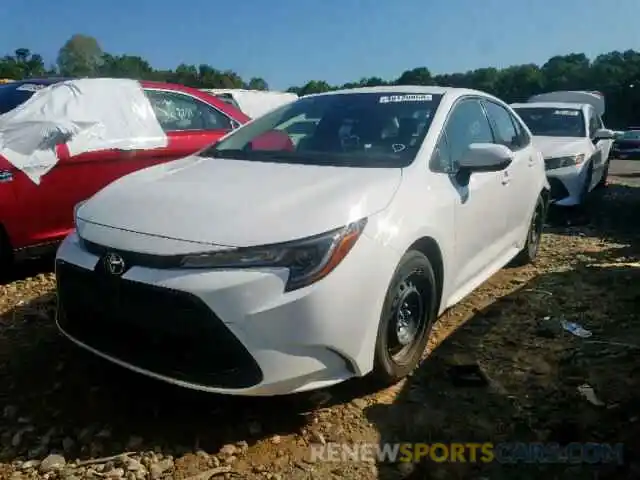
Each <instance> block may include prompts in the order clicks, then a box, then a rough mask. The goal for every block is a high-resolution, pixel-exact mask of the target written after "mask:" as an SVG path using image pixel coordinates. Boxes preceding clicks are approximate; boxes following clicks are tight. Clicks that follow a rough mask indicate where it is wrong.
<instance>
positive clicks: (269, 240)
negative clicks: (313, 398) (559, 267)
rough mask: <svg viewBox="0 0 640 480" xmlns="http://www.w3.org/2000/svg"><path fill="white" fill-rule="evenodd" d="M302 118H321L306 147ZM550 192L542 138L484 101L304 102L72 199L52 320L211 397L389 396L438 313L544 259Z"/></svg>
mask: <svg viewBox="0 0 640 480" xmlns="http://www.w3.org/2000/svg"><path fill="white" fill-rule="evenodd" d="M293 118H300V119H301V121H302V122H305V123H309V122H308V119H317V120H318V121H317V124H316V125H315V128H314V129H312V130H310V131H309V132H308V133H307V134H306V135H305V137H304V138H302V139H299V141H298V143H297V145H295V144H294V142H293V141H292V140H291V138H290V137H289V135H288V134H287V133H286V132H285V131H284V130H283V128H282V126H283V125H286V126H288V127H286V128H289V127H291V124H290V120H291V119H293ZM394 126H395V127H394ZM394 128H395V130H394ZM547 198H548V183H547V181H546V178H545V171H544V163H543V159H542V156H541V155H540V153H539V152H538V151H537V150H536V149H535V148H534V147H533V145H532V140H531V134H530V132H529V131H528V129H527V127H526V126H525V125H524V123H523V122H522V121H521V120H520V118H519V117H518V116H517V115H515V114H514V112H513V111H512V110H511V108H509V106H507V105H506V104H504V103H503V102H502V101H500V100H498V99H497V98H494V97H492V96H490V95H487V94H484V93H481V92H477V91H473V90H464V89H449V88H439V87H413V86H408V87H402V86H393V87H373V88H361V89H353V90H343V91H337V92H330V93H325V94H318V95H310V96H305V97H303V98H300V99H299V100H297V101H296V102H293V103H290V104H287V105H285V106H283V107H281V108H279V109H277V110H276V111H273V112H271V113H268V114H266V115H264V116H262V117H260V118H258V119H256V120H254V121H252V122H250V123H248V124H247V125H245V126H242V127H240V128H239V129H237V130H236V131H234V132H233V133H231V134H229V135H228V136H227V137H225V138H224V139H222V140H221V141H219V142H218V143H217V144H215V145H213V146H212V147H211V148H210V149H208V150H205V151H203V152H201V153H200V154H198V155H195V156H191V157H187V158H184V159H182V160H177V161H175V162H172V163H169V164H165V165H162V166H158V167H153V168H149V169H146V170H143V171H140V172H138V173H134V174H132V175H129V176H127V177H124V178H122V179H120V180H117V181H115V182H113V183H112V184H111V185H109V186H108V187H106V188H105V189H103V190H102V191H101V192H99V193H98V194H96V195H95V196H93V197H92V198H90V199H89V200H88V201H86V202H85V203H83V204H81V205H79V206H78V207H77V208H76V212H75V222H76V228H77V230H76V231H75V232H73V233H72V234H71V235H69V237H68V238H67V239H66V240H65V241H64V242H63V243H62V245H61V246H60V248H59V250H58V253H57V258H56V276H57V286H58V299H59V308H58V318H57V322H58V325H59V328H60V329H61V331H62V332H63V333H64V334H65V335H66V336H67V337H68V338H69V339H71V340H72V341H73V342H75V343H76V344H78V345H80V346H81V347H84V348H85V349H87V350H89V351H91V352H93V353H94V354H96V355H99V356H101V357H104V358H105V359H108V360H110V361H112V362H114V363H116V364H119V365H121V366H123V367H126V368H129V369H131V370H134V371H137V372H139V373H142V374H145V375H148V376H151V377H155V378H157V379H161V380H164V381H167V382H171V383H174V384H177V385H180V386H183V387H188V388H193V389H198V390H204V391H209V392H218V393H227V394H236V395H276V394H287V393H292V392H298V391H304V390H311V389H316V388H321V387H326V386H329V385H332V384H335V383H338V382H341V381H343V380H346V379H348V378H352V377H360V376H363V375H366V374H368V373H370V372H372V374H373V375H374V376H375V377H376V378H377V379H378V380H380V381H381V382H382V383H385V384H388V383H393V382H396V381H398V380H399V379H401V378H403V377H405V376H406V375H408V374H409V373H410V372H411V371H412V370H413V369H414V368H415V367H416V366H417V365H418V363H419V361H420V359H421V357H422V355H423V352H424V349H425V345H426V343H427V339H428V336H429V332H430V330H431V326H432V324H433V322H434V321H435V320H436V318H437V317H438V315H440V314H441V313H442V312H443V311H445V310H446V309H448V308H449V307H451V306H453V305H455V304H456V303H457V302H459V301H460V300H461V299H462V298H464V297H465V296H466V295H468V294H469V293H470V292H471V291H473V290H474V289H475V288H476V287H478V286H479V285H480V284H481V283H483V282H484V281H485V280H487V279H488V278H489V277H490V276H491V275H493V274H494V273H495V272H496V271H498V270H499V269H501V268H502V267H503V266H505V265H506V264H507V263H509V262H511V261H512V260H514V259H515V260H514V263H521V264H522V263H527V262H530V261H532V260H533V259H534V258H535V257H536V254H537V251H538V246H539V242H540V237H541V230H542V226H543V221H544V216H545V213H546V204H547Z"/></svg>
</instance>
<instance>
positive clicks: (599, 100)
mask: <svg viewBox="0 0 640 480" xmlns="http://www.w3.org/2000/svg"><path fill="white" fill-rule="evenodd" d="M527 102H528V103H546V102H551V103H556V102H558V103H583V104H587V105H591V106H592V107H593V108H594V110H595V111H596V113H597V114H598V115H601V116H602V115H604V112H605V107H606V102H605V98H604V95H602V94H601V93H600V92H586V91H580V90H566V91H557V92H547V93H540V94H538V95H534V96H533V97H531V98H530V99H529V100H527Z"/></svg>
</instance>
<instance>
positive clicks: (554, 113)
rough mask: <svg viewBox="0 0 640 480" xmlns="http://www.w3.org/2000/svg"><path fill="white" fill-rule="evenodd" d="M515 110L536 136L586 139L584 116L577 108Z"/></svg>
mask: <svg viewBox="0 0 640 480" xmlns="http://www.w3.org/2000/svg"><path fill="white" fill-rule="evenodd" d="M514 110H515V111H516V112H517V113H518V115H520V118H522V120H523V121H524V123H526V124H527V127H529V130H531V133H533V134H534V135H537V136H540V137H586V132H585V126H584V123H585V122H584V116H583V114H582V111H581V110H578V109H575V108H551V107H517V108H514Z"/></svg>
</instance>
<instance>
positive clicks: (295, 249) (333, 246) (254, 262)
mask: <svg viewBox="0 0 640 480" xmlns="http://www.w3.org/2000/svg"><path fill="white" fill-rule="evenodd" d="M366 224H367V219H366V218H364V219H361V220H359V221H357V222H354V223H351V224H349V225H347V226H346V227H342V228H338V229H336V230H331V231H330V232H327V233H323V234H320V235H315V236H313V237H309V238H305V239H303V240H296V241H293V242H287V243H280V244H276V245H266V246H261V247H249V248H236V249H233V250H227V251H222V252H211V253H203V254H194V255H186V256H184V257H183V258H182V260H181V262H180V263H181V267H183V268H220V269H236V268H260V267H263V268H264V267H266V268H268V267H283V268H287V269H289V278H288V280H287V285H286V287H285V291H291V290H296V289H298V288H302V287H306V286H307V285H311V284H312V283H315V282H317V281H318V280H320V279H322V278H324V277H326V276H327V275H328V274H329V273H331V272H332V271H333V270H334V269H335V268H336V267H337V266H338V265H339V264H340V262H341V261H342V260H343V259H344V258H345V257H346V256H347V254H348V253H349V251H351V249H352V248H353V246H354V245H355V243H356V241H357V240H358V238H360V235H361V234H362V231H363V230H364V227H365V225H366Z"/></svg>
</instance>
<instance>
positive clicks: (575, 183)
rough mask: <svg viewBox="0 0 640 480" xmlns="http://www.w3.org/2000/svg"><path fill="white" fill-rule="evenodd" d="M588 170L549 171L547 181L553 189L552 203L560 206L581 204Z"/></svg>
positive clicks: (560, 169)
mask: <svg viewBox="0 0 640 480" xmlns="http://www.w3.org/2000/svg"><path fill="white" fill-rule="evenodd" d="M586 176H587V169H586V168H582V166H580V167H563V168H558V169H553V170H547V180H548V181H549V186H550V187H551V203H552V204H555V205H559V206H574V205H578V204H580V202H581V201H582V199H581V198H580V197H581V195H582V191H583V188H584V182H585V181H586Z"/></svg>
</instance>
